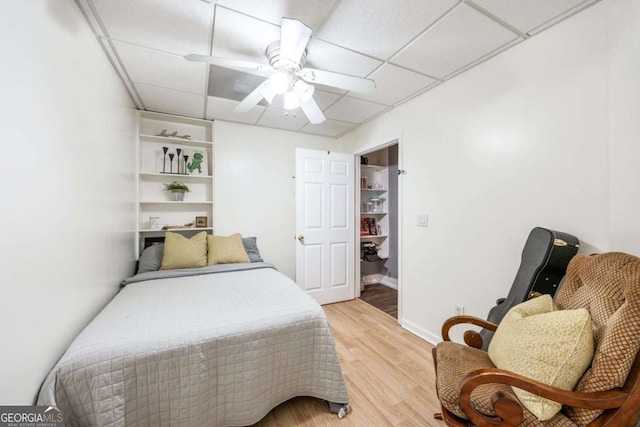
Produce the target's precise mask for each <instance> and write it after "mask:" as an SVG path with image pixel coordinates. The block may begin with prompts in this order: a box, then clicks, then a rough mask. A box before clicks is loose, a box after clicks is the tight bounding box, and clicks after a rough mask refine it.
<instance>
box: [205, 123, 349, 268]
mask: <svg viewBox="0 0 640 427" xmlns="http://www.w3.org/2000/svg"><path fill="white" fill-rule="evenodd" d="M336 145H337V143H336V140H335V139H333V138H326V137H321V136H313V135H305V134H298V133H293V132H288V131H281V130H276V129H267V128H259V127H254V126H248V125H242V124H236V123H229V122H223V121H216V122H215V123H214V150H215V167H214V171H215V177H214V180H215V201H216V203H215V206H214V208H213V211H214V214H213V216H214V224H215V233H216V234H218V235H228V234H231V233H236V232H239V233H241V234H242V235H243V236H256V237H258V248H259V249H260V253H261V254H262V257H263V258H264V260H265V261H267V262H270V263H273V264H275V265H276V267H277V268H278V269H279V270H280V271H281V272H282V273H283V274H286V275H287V276H289V277H291V278H292V279H294V280H295V271H296V269H295V243H296V241H295V239H294V237H295V232H296V231H295V181H294V179H293V177H294V175H295V149H296V148H309V149H317V150H335V147H336Z"/></svg>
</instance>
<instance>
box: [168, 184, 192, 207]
mask: <svg viewBox="0 0 640 427" xmlns="http://www.w3.org/2000/svg"><path fill="white" fill-rule="evenodd" d="M164 189H165V191H171V194H172V195H173V201H174V202H181V201H183V200H184V193H185V192H187V191H191V190H189V187H187V186H186V185H185V184H183V183H181V182H176V181H173V182H170V183H165V184H164Z"/></svg>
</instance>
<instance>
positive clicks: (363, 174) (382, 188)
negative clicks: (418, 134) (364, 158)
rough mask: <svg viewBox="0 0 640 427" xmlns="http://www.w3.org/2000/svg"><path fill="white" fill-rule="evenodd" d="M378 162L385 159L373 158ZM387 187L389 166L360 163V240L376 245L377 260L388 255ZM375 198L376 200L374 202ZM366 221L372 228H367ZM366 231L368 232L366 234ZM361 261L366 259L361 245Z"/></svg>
mask: <svg viewBox="0 0 640 427" xmlns="http://www.w3.org/2000/svg"><path fill="white" fill-rule="evenodd" d="M374 160H376V161H377V162H379V163H386V159H382V158H377V157H376V158H375V159H374ZM388 187H389V168H388V166H386V165H385V164H366V165H363V164H361V165H360V242H361V244H362V243H364V242H373V243H375V244H376V245H377V248H378V251H377V254H378V257H379V258H380V259H379V260H378V261H373V262H380V261H384V260H386V259H387V258H388V256H389V243H388V241H387V240H388V239H387V238H388V237H389V235H388V233H389V219H388V209H387V199H388V197H387V191H388ZM376 200H377V202H375V201H376ZM367 223H368V224H369V227H370V228H371V226H372V225H374V227H375V229H374V230H367ZM367 231H368V234H367ZM360 255H361V261H362V262H372V261H368V260H367V259H366V257H365V256H364V255H365V253H364V249H362V245H361V253H360Z"/></svg>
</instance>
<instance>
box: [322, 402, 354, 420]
mask: <svg viewBox="0 0 640 427" xmlns="http://www.w3.org/2000/svg"><path fill="white" fill-rule="evenodd" d="M327 405H328V406H329V411H331V412H333V413H334V414H336V415H338V418H340V419H343V418H344V417H345V416H346V415H347V414H348V413H349V412H351V407H350V406H349V404H348V403H334V402H327Z"/></svg>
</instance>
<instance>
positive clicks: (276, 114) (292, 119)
mask: <svg viewBox="0 0 640 427" xmlns="http://www.w3.org/2000/svg"><path fill="white" fill-rule="evenodd" d="M306 123H309V120H307V116H305V115H304V114H303V113H302V112H296V111H284V110H277V109H275V108H267V111H265V112H264V114H263V115H262V117H260V121H258V125H259V126H268V127H272V128H278V129H286V130H298V129H300V128H301V127H303V126H304V125H305V124H306Z"/></svg>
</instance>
